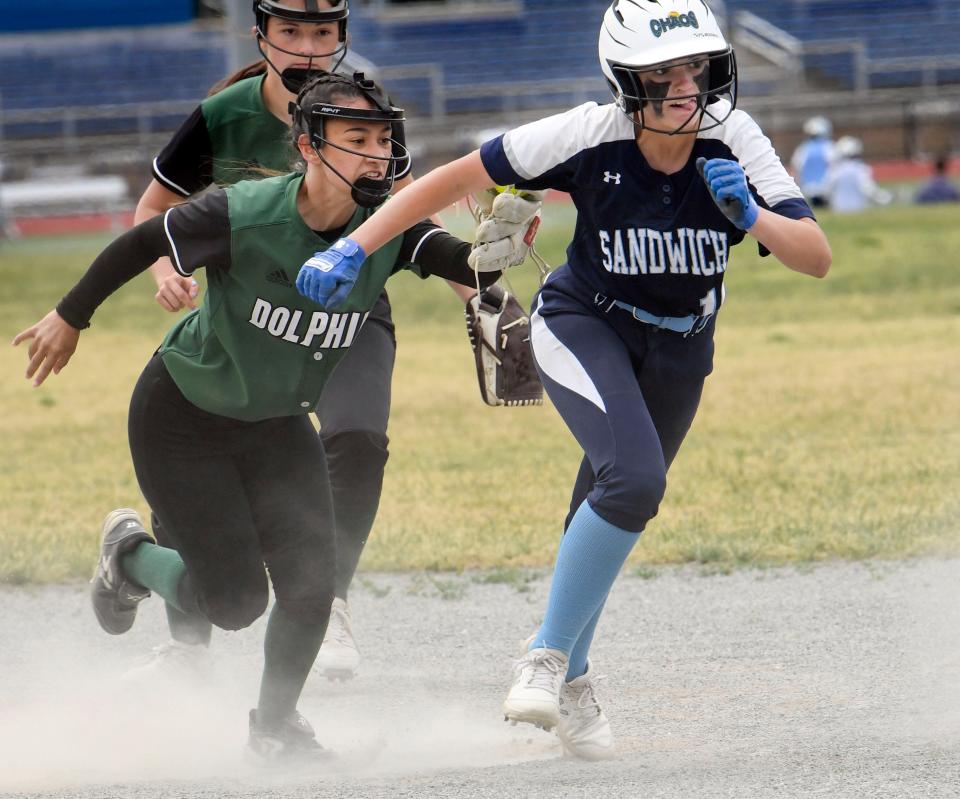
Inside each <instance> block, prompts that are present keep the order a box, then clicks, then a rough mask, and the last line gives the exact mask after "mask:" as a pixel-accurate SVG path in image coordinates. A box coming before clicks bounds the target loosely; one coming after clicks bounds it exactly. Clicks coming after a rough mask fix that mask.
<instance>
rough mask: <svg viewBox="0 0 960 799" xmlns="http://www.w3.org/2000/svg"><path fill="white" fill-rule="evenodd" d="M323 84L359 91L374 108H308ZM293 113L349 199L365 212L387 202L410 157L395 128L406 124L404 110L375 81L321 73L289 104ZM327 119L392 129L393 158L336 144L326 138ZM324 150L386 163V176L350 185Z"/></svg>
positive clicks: (357, 75)
mask: <svg viewBox="0 0 960 799" xmlns="http://www.w3.org/2000/svg"><path fill="white" fill-rule="evenodd" d="M321 83H327V84H331V85H334V86H336V85H342V86H344V87H351V88H354V89H357V90H359V95H360V96H361V97H363V98H365V99H366V100H368V101H369V102H370V104H371V105H372V106H373V108H352V107H350V106H344V105H336V104H335V103H327V102H321V103H310V104H308V105H306V106H305V105H304V101H305V99H306V95H307V94H308V93H309V92H310V90H311V89H313V88H314V87H316V86H317V85H319V84H321ZM290 111H291V114H292V116H293V120H294V124H295V125H296V126H297V128H300V129H305V130H306V132H307V135H308V136H309V137H310V146H311V147H312V148H313V151H314V152H315V153H316V154H317V156H318V157H319V158H320V160H321V161H322V162H323V163H324V164H325V165H326V167H327V168H328V169H329V170H330V171H331V172H333V173H334V174H335V175H336V176H337V177H338V178H340V180H342V181H343V182H344V183H346V184H347V185H348V186H349V187H350V196H351V197H352V198H353V201H354V202H355V203H356V204H357V205H359V206H361V207H362V208H373V207H375V206H377V205H380V204H381V203H382V202H383V201H384V200H386V199H387V197H388V196H389V194H390V192H391V190H392V189H393V181H394V177H395V175H396V174H397V165H398V164H399V163H400V162H406V160H407V159H408V158H409V157H410V155H409V153H408V152H407V148H406V147H405V146H404V145H403V143H402V142H400V141H398V140H397V137H396V134H395V132H394V131H395V129H396V127H397V126H398V125H402V124H403V122H404V115H403V109H402V108H396V107H395V106H392V105H390V103H389V102H388V101H387V99H386V97H384V96H383V95H382V94H381V93H380V91H379V90H378V89H377V86H376V84H375V83H374V82H373V81H372V80H367V79H366V78H365V77H364V75H363V73H362V72H357V73H355V74H354V76H353V78H347V77H344V76H342V75H332V74H329V73H321V74H320V75H318V76H316V77H314V78H312V79H311V80H310V81H309V82H308V83H307V84H305V85H304V86H303V88H302V89H301V90H300V93H299V95H298V97H297V101H296V103H291V104H290ZM328 119H347V120H356V121H360V122H371V123H374V124H376V123H382V124H384V125H390V126H391V131H392V132H391V136H390V144H391V154H390V155H386V156H379V155H376V156H375V155H370V154H369V153H362V152H360V151H358V150H351V149H350V148H349V147H344V146H342V145H339V144H334V143H333V142H332V141H330V140H329V139H328V138H327V136H326V130H325V127H326V126H325V121H326V120H328ZM324 147H333V148H334V149H337V150H340V151H342V152H345V153H349V154H350V155H355V156H357V157H359V158H369V159H372V160H375V161H383V162H385V163H386V169H385V170H384V176H383V177H382V178H379V179H378V178H370V177H366V176H364V177H360V178H357V179H356V180H355V181H350V180H348V179H347V178H346V177H344V176H343V175H342V174H341V173H340V172H339V171H338V170H337V169H336V167H334V166H333V165H332V164H331V163H330V162H329V161H328V160H327V159H326V157H325V156H324V155H323V148H324Z"/></svg>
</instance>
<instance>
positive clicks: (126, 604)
mask: <svg viewBox="0 0 960 799" xmlns="http://www.w3.org/2000/svg"><path fill="white" fill-rule="evenodd" d="M141 541H149V542H150V543H153V539H152V538H151V537H150V535H149V534H148V533H147V531H146V530H144V529H143V522H142V521H140V516H139V515H138V514H137V512H136V511H135V510H131V509H130V508H119V509H118V510H115V511H111V512H110V513H108V514H107V518H106V519H104V521H103V543H102V544H101V545H100V560H99V561H98V562H97V568H96V570H95V571H94V572H93V579H92V580H91V581H90V599H91V601H92V602H93V612H94V613H95V614H96V615H97V621H98V622H100V626H101V627H103V629H104V630H106V631H107V632H108V633H110V635H121V634H122V633H125V632H126V631H127V630H129V629H130V628H131V627H132V626H133V620H134V619H135V618H136V617H137V605H138V604H139V603H140V602H141V601H142V600H144V599H146V598H147V597H148V596H150V592H149V591H148V590H147V589H146V588H144V587H143V586H141V585H137V584H136V583H134V582H133V581H131V580H128V579H127V578H126V577H125V576H124V574H123V571H122V569H121V567H120V558H121V557H123V556H124V555H126V554H127V553H128V552H131V551H133V549H134V548H135V547H136V546H137V545H138V544H139V543H140V542H141Z"/></svg>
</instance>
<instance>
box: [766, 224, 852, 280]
mask: <svg viewBox="0 0 960 799" xmlns="http://www.w3.org/2000/svg"><path fill="white" fill-rule="evenodd" d="M749 233H750V235H751V236H753V237H754V238H755V239H756V240H757V241H759V242H760V243H761V244H762V245H763V246H764V247H766V248H767V249H768V250H770V252H771V253H772V254H773V255H774V256H776V258H777V260H779V261H780V262H781V263H782V264H783V265H784V266H786V267H788V268H790V269H793V270H794V271H795V272H801V273H803V274H804V275H812V276H813V277H825V276H826V274H827V271H828V270H829V269H830V263H831V261H832V260H833V253H832V252H831V251H830V244H829V242H828V241H827V237H826V235H824V232H823V231H822V230H821V229H820V225H818V224H817V223H816V222H814V221H813V220H812V219H790V218H789V217H786V216H781V215H780V214H775V213H773V212H772V211H767V210H766V209H764V208H761V209H760V214H759V216H758V217H757V221H756V222H755V223H754V225H753V227H752V228H750V231H749Z"/></svg>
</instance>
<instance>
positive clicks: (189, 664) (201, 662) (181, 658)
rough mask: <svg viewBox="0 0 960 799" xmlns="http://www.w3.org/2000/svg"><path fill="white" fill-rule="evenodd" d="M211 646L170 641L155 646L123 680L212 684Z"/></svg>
mask: <svg viewBox="0 0 960 799" xmlns="http://www.w3.org/2000/svg"><path fill="white" fill-rule="evenodd" d="M210 679H211V667H210V649H209V648H208V647H207V646H206V645H205V644H185V643H183V642H181V641H174V640H170V641H168V642H167V643H165V644H160V646H155V647H154V648H153V650H152V651H151V652H150V654H149V655H148V656H147V657H145V658H144V659H143V660H142V661H141V662H140V663H138V664H137V665H135V666H132V667H131V668H129V669H128V670H127V671H126V672H124V674H123V676H122V677H121V680H122V681H123V682H125V683H128V684H132V685H155V684H158V683H189V682H193V683H200V684H203V683H208V682H209V681H210Z"/></svg>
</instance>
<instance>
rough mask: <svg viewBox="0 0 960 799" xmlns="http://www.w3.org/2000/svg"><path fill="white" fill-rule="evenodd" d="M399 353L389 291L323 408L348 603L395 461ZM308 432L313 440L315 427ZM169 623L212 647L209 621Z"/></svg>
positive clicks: (157, 529) (176, 633)
mask: <svg viewBox="0 0 960 799" xmlns="http://www.w3.org/2000/svg"><path fill="white" fill-rule="evenodd" d="M396 353H397V341H396V337H395V335H394V327H393V320H392V318H391V310H390V302H389V300H388V298H387V294H386V292H384V293H382V294H381V295H380V298H379V299H378V300H377V304H376V305H375V306H374V308H373V310H372V311H371V312H370V316H369V317H368V318H367V321H366V322H365V323H364V325H363V327H362V328H361V330H360V334H359V335H358V336H357V339H356V341H354V343H353V345H352V346H351V347H350V352H349V353H347V355H346V357H345V358H344V359H343V361H341V362H340V364H338V366H337V368H336V370H335V371H334V373H333V374H332V375H331V377H330V380H329V381H328V382H327V384H326V385H325V386H324V389H323V394H322V395H321V397H320V404H319V405H318V407H317V418H318V419H319V420H320V437H321V440H322V442H323V448H324V451H325V452H326V462H327V467H328V474H329V476H330V491H331V493H332V495H333V506H334V517H335V529H336V540H337V545H336V553H337V554H336V570H335V584H334V591H335V594H336V596H338V597H341V598H343V599H346V598H347V591H348V589H349V587H350V583H351V581H352V580H353V575H354V574H355V573H356V570H357V565H358V564H359V562H360V556H361V555H362V554H363V548H364V546H365V545H366V543H367V538H368V537H369V535H370V530H371V529H372V528H373V522H374V519H375V518H376V515H377V509H378V508H379V506H380V494H381V492H382V490H383V474H384V468H385V466H386V463H387V458H388V456H389V452H388V449H387V446H388V443H389V439H388V438H387V422H388V420H389V418H390V399H391V382H392V380H393V367H394V362H395V360H396ZM309 435H311V436H313V435H314V432H313V430H312V429H311V430H310V431H309ZM151 507H152V506H151ZM155 510H156V509H154V511H155ZM153 534H154V536H156V539H157V542H158V543H159V544H161V545H162V546H166V547H171V548H173V549H177V548H178V547H177V545H176V542H175V541H174V540H173V539H172V538H171V537H170V536H168V535H167V534H166V530H165V529H164V527H163V524H162V523H161V522H160V520H159V519H158V518H157V514H156V512H154V515H153ZM167 619H168V621H169V623H170V633H171V635H172V636H173V637H174V638H175V639H176V640H178V641H182V642H184V643H191V644H208V643H209V642H210V633H211V628H210V624H209V623H208V622H207V621H206V619H205V618H203V617H202V616H196V615H191V614H189V613H183V612H181V611H179V610H177V608H175V607H173V606H172V605H169V604H168V605H167Z"/></svg>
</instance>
